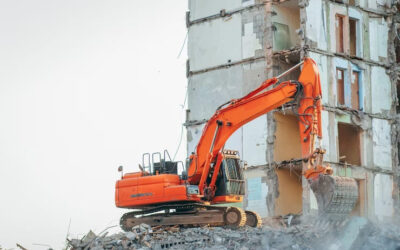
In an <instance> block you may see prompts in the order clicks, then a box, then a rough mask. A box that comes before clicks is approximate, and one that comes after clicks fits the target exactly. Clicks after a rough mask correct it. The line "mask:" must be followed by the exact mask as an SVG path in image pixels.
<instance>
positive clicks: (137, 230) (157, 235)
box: [69, 218, 400, 250]
mask: <svg viewBox="0 0 400 250" xmlns="http://www.w3.org/2000/svg"><path fill="white" fill-rule="evenodd" d="M360 228H361V230H360ZM350 231H351V232H350ZM69 245H70V249H72V250H89V249H91V250H103V249H113V250H123V249H218V250H222V249H240V250H247V249H270V250H273V249H340V250H345V249H377V248H382V247H383V248H382V249H400V228H398V227H397V228H396V227H390V228H385V229H384V228H381V227H378V226H372V224H371V223H368V222H367V221H366V220H365V219H362V218H358V219H356V220H353V219H352V220H348V221H345V222H341V223H331V222H326V221H318V222H315V221H314V222H313V223H310V222H309V223H301V224H298V225H293V226H290V227H288V226H285V225H284V224H283V225H281V226H279V227H271V226H263V227H262V228H251V227H243V228H240V229H231V228H220V227H214V228H213V227H201V228H179V227H164V228H162V227H153V228H152V227H150V226H148V225H145V224H141V225H139V226H136V227H134V228H133V230H132V232H121V233H118V234H114V235H107V233H105V234H102V235H95V234H94V233H93V232H89V233H88V234H87V235H86V236H85V237H84V238H83V239H72V240H69Z"/></svg>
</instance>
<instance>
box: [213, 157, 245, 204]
mask: <svg viewBox="0 0 400 250" xmlns="http://www.w3.org/2000/svg"><path fill="white" fill-rule="evenodd" d="M223 154H224V160H223V161H222V163H221V167H220V170H219V175H220V178H217V182H216V192H215V196H225V195H244V175H243V168H242V166H241V164H240V157H239V152H237V151H233V150H224V152H223Z"/></svg>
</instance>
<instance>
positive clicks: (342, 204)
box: [311, 175, 358, 217]
mask: <svg viewBox="0 0 400 250" xmlns="http://www.w3.org/2000/svg"><path fill="white" fill-rule="evenodd" d="M311 189H312V191H313V192H314V194H315V198H316V199H317V203H318V211H319V214H320V215H323V216H329V217H343V216H347V215H349V214H350V213H351V211H352V210H353V209H354V207H355V205H356V203H357V200H358V185H357V181H356V180H355V179H353V178H349V177H340V176H331V175H320V176H319V178H318V179H317V180H314V181H311Z"/></svg>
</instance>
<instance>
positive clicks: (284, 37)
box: [272, 0, 300, 50]
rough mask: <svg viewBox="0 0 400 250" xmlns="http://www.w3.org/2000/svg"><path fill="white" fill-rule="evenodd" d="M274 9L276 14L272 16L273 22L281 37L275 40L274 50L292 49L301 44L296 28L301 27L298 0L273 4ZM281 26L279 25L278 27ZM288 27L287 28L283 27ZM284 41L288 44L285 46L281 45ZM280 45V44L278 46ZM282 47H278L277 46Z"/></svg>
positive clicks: (275, 33) (276, 32)
mask: <svg viewBox="0 0 400 250" xmlns="http://www.w3.org/2000/svg"><path fill="white" fill-rule="evenodd" d="M273 10H274V12H275V13H276V15H273V16H272V23H273V24H274V26H275V28H276V30H275V31H274V36H275V38H278V37H276V35H278V34H280V36H279V37H280V38H279V39H278V40H275V39H274V40H275V41H276V42H277V43H275V42H274V46H273V47H274V50H280V49H290V48H291V47H293V46H296V45H300V38H299V36H298V35H297V33H296V30H297V29H299V28H300V8H299V7H298V5H297V1H296V0H291V1H287V2H285V3H281V4H278V5H274V6H273ZM278 26H279V27H278ZM285 27H286V28H287V30H286V29H285V30H284V29H283V28H285ZM282 43H284V44H286V46H284V47H285V48H282V46H280V45H281V44H282ZM278 45H279V46H278ZM278 47H279V48H280V49H277V48H278Z"/></svg>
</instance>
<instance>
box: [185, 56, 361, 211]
mask: <svg viewBox="0 0 400 250" xmlns="http://www.w3.org/2000/svg"><path fill="white" fill-rule="evenodd" d="M300 65H303V68H302V71H301V74H300V77H299V79H298V81H285V82H279V78H280V77H275V78H272V79H269V80H266V81H265V82H264V83H262V84H261V86H260V87H258V88H257V89H255V90H254V91H252V92H250V93H249V94H248V95H246V96H244V97H242V98H240V99H234V100H231V101H229V102H228V103H226V104H224V105H223V106H221V107H219V108H218V109H217V111H216V112H215V114H214V115H213V116H212V117H211V119H209V120H208V122H207V123H206V125H205V127H204V129H203V133H202V136H201V138H200V141H199V143H198V145H197V148H196V152H195V153H192V155H191V156H190V160H191V161H190V165H189V168H188V176H189V179H188V180H189V183H191V184H193V185H198V186H199V191H200V194H202V195H204V194H205V193H207V194H208V193H212V194H213V193H214V192H215V182H216V179H217V175H218V173H219V169H220V166H221V162H222V160H223V153H222V149H223V148H224V145H225V143H226V141H227V140H228V139H229V137H230V136H231V135H232V134H233V133H234V132H235V131H236V130H237V129H239V128H240V127H242V126H243V125H245V124H246V123H248V122H250V121H252V120H254V119H255V118H257V117H259V116H261V115H263V114H266V113H268V112H270V111H272V110H274V109H276V108H278V107H281V106H282V105H284V104H287V103H289V102H293V105H294V106H295V107H296V108H297V116H298V120H299V131H300V139H301V152H302V158H303V161H304V165H303V170H304V171H303V176H304V177H305V178H306V179H308V180H309V182H310V184H311V188H312V190H313V191H314V193H315V196H316V198H317V202H318V204H319V207H320V208H322V209H320V211H327V210H329V209H330V210H332V211H335V209H337V206H338V204H339V206H341V205H342V204H345V206H346V208H343V206H341V207H340V208H339V210H340V209H341V210H342V211H341V212H342V213H348V212H350V211H351V210H352V208H353V207H354V205H355V202H356V201H357V199H358V191H357V184H356V181H355V180H354V179H351V178H345V177H335V176H331V175H332V173H333V171H332V169H331V168H330V167H329V166H324V165H323V162H322V160H323V154H324V152H325V151H324V150H323V149H322V148H320V147H318V148H316V142H317V140H318V141H319V142H320V141H321V139H322V124H321V110H322V105H321V96H322V93H321V83H320V76H319V71H318V67H317V65H316V63H315V62H314V61H313V60H312V59H310V58H305V59H304V61H303V62H302V63H300V64H298V65H296V66H295V67H298V66H300ZM291 70H293V68H292V69H290V71H291ZM281 76H282V75H281ZM269 87H271V88H270V89H269V90H267V89H268V88H269ZM210 176H211V178H209V177H210ZM338 190H345V191H344V193H341V191H338ZM340 196H342V197H347V198H346V199H345V200H340V199H341V198H340ZM212 198H213V195H211V197H208V199H212ZM338 199H339V200H338ZM342 201H343V202H342ZM332 207H333V208H332Z"/></svg>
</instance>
